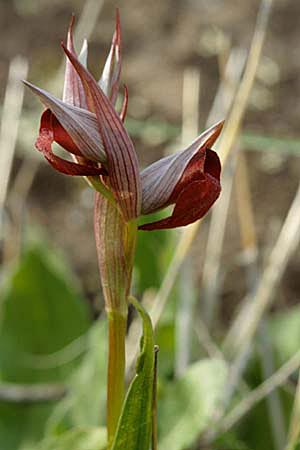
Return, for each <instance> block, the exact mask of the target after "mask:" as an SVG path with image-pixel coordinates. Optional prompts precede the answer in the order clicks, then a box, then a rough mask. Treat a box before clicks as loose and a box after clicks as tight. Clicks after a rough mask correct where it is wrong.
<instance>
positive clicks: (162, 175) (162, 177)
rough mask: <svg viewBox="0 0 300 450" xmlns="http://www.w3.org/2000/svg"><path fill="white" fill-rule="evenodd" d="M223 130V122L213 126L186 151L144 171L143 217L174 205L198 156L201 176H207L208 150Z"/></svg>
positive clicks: (142, 175) (161, 160)
mask: <svg viewBox="0 0 300 450" xmlns="http://www.w3.org/2000/svg"><path fill="white" fill-rule="evenodd" d="M222 127H223V122H219V123H217V124H216V125H213V126H212V127H211V128H209V129H208V130H206V131H204V132H203V133H202V134H201V135H200V136H199V137H198V138H197V139H195V141H194V142H193V143H192V144H191V145H190V146H189V147H188V148H186V149H185V150H183V151H181V152H179V153H176V154H174V155H170V156H167V157H165V158H162V159H160V160H159V161H156V162H155V163H153V164H151V165H150V166H149V167H147V168H146V169H144V170H143V171H142V173H141V180H142V214H150V213H151V212H154V211H157V210H159V209H161V208H164V207H165V206H168V205H170V204H172V203H174V198H172V197H173V195H172V194H173V193H174V191H175V190H176V186H177V185H178V183H179V182H180V180H181V179H182V177H183V175H184V173H185V171H186V169H187V167H188V165H189V163H190V161H191V160H192V159H193V158H194V157H195V155H197V160H198V162H197V172H199V173H200V172H201V171H202V172H203V170H204V164H205V156H206V149H207V148H209V147H211V146H212V145H213V143H214V142H215V141H216V139H217V138H218V136H219V134H220V133H221V130H222Z"/></svg>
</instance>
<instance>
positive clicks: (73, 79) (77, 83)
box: [63, 15, 87, 109]
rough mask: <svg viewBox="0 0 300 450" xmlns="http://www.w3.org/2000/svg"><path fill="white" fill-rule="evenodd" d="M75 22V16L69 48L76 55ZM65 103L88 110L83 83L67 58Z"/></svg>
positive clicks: (70, 26)
mask: <svg viewBox="0 0 300 450" xmlns="http://www.w3.org/2000/svg"><path fill="white" fill-rule="evenodd" d="M74 21H75V17H74V15H73V16H72V19H71V22H70V25H69V30H68V37H67V48H68V50H69V51H70V52H72V53H74V54H76V52H75V48H74V41H73V26H74ZM63 101H64V102H66V103H69V104H70V105H73V106H78V107H80V108H84V109H87V106H86V100H85V93H84V89H83V86H82V82H81V80H80V77H79V76H78V74H77V72H76V70H75V69H74V67H73V66H72V64H71V63H70V61H69V59H68V58H66V70H65V83H64V90H63Z"/></svg>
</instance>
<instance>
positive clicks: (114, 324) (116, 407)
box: [107, 311, 127, 449]
mask: <svg viewBox="0 0 300 450" xmlns="http://www.w3.org/2000/svg"><path fill="white" fill-rule="evenodd" d="M126 323H127V316H125V315H124V314H121V313H120V312H119V311H109V312H108V330H109V350H108V373H107V437H108V449H110V448H111V446H112V443H113V439H114V435H115V432H116V429H117V425H118V421H119V417H120V413H121V409H122V405H123V400H124V395H125V336H126Z"/></svg>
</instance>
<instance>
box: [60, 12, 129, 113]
mask: <svg viewBox="0 0 300 450" xmlns="http://www.w3.org/2000/svg"><path fill="white" fill-rule="evenodd" d="M67 48H68V47H67ZM71 52H72V50H71ZM72 53H73V52H72ZM121 65H122V60H121V24H120V15H119V11H118V9H117V12H116V29H115V32H114V35H113V38H112V44H111V48H110V52H109V54H108V57H107V59H106V62H105V65H104V69H103V72H102V76H101V78H100V80H99V86H100V87H101V89H102V90H103V92H104V93H105V95H106V96H107V97H109V99H110V100H111V102H112V103H113V105H114V104H115V103H116V100H117V96H118V91H119V83H120V75H121Z"/></svg>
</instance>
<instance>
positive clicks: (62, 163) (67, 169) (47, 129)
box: [35, 109, 106, 176]
mask: <svg viewBox="0 0 300 450" xmlns="http://www.w3.org/2000/svg"><path fill="white" fill-rule="evenodd" d="M52 118H55V117H54V116H53V115H52V113H51V111H50V110H49V109H48V110H46V111H45V112H44V113H43V115H42V120H41V127H40V133H39V137H38V139H37V141H36V144H35V145H36V148H37V149H38V150H39V151H40V152H42V153H43V155H44V156H45V158H46V159H47V161H48V162H49V163H50V164H51V166H52V167H54V169H56V170H58V171H59V172H62V173H64V174H66V175H83V176H92V175H103V174H106V171H105V170H104V169H103V168H100V167H97V166H93V165H92V164H91V163H90V164H88V163H86V164H77V163H74V162H71V161H67V160H65V159H63V158H60V157H59V156H57V155H55V154H54V153H53V152H52V148H51V147H52V143H53V141H57V140H56V139H57V138H55V128H56V127H55V126H54V127H53V126H52ZM62 130H63V129H62ZM63 136H64V137H62V138H61V139H63V138H65V137H66V136H67V138H66V139H67V141H66V142H67V144H66V145H69V146H72V141H71V140H70V138H69V136H68V134H67V133H65V135H63ZM68 139H69V140H68ZM69 141H70V142H69ZM73 147H74V144H73ZM73 147H72V150H74V148H73Z"/></svg>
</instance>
